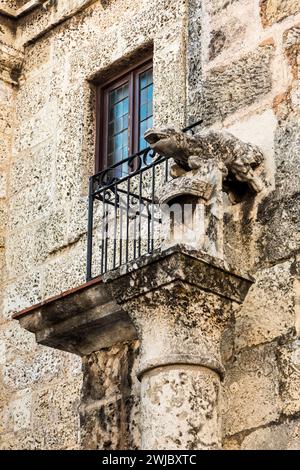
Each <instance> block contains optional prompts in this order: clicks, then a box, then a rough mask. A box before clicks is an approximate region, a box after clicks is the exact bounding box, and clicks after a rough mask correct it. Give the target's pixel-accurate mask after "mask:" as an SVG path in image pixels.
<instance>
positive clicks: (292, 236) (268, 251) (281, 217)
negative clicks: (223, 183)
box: [257, 193, 300, 263]
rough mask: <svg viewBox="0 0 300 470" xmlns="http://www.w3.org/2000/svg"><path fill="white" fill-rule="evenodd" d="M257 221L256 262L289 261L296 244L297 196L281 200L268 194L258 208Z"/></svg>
mask: <svg viewBox="0 0 300 470" xmlns="http://www.w3.org/2000/svg"><path fill="white" fill-rule="evenodd" d="M257 221H258V223H259V224H260V226H261V234H260V237H259V240H258V248H259V257H260V259H261V260H262V261H266V260H267V261H269V262H272V263H274V262H277V261H279V260H282V259H286V258H289V257H291V256H292V255H293V254H294V253H295V252H296V251H297V250H298V249H299V243H300V193H295V194H293V195H292V196H287V197H282V198H281V199H276V196H275V195H274V193H271V195H270V196H268V197H267V198H266V199H265V200H264V201H263V202H262V203H261V204H260V205H259V206H258V212H257Z"/></svg>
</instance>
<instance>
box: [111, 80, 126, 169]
mask: <svg viewBox="0 0 300 470" xmlns="http://www.w3.org/2000/svg"><path fill="white" fill-rule="evenodd" d="M128 109H129V86H128V83H126V84H125V85H122V86H121V87H119V88H116V89H115V90H112V91H111V92H110V93H109V124H108V154H109V156H108V163H109V164H110V165H112V164H114V163H117V162H118V161H120V160H122V159H123V158H124V157H123V148H124V147H127V149H128Z"/></svg>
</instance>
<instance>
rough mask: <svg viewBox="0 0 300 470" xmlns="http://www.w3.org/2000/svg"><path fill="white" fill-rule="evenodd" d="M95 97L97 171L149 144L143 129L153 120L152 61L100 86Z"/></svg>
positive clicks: (148, 126) (150, 124)
mask: <svg viewBox="0 0 300 470" xmlns="http://www.w3.org/2000/svg"><path fill="white" fill-rule="evenodd" d="M98 98H99V99H98V100H97V102H98V105H97V106H98V107H99V108H100V109H98V112H99V115H100V119H99V120H98V137H99V138H98V139H97V140H98V141H97V155H96V159H97V161H96V171H100V170H102V169H104V168H107V167H109V166H111V165H113V164H115V163H118V162H120V161H121V160H123V159H125V158H127V157H129V156H130V155H132V154H134V153H136V152H138V151H139V150H143V149H144V148H146V147H147V146H148V144H147V142H146V141H145V140H144V132H145V131H146V130H147V129H149V128H150V127H152V122H153V106H152V105H153V68H152V62H150V61H148V62H146V63H144V64H143V65H141V66H139V67H137V68H135V69H133V70H131V71H129V72H128V73H126V75H123V76H121V77H120V78H118V79H116V80H114V81H113V82H110V83H108V84H106V85H105V86H104V87H99V90H98ZM120 172H122V171H121V169H120ZM118 176H121V175H118Z"/></svg>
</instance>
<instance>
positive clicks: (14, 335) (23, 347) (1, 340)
mask: <svg viewBox="0 0 300 470" xmlns="http://www.w3.org/2000/svg"><path fill="white" fill-rule="evenodd" d="M36 349H37V344H36V342H35V337H34V335H33V334H32V333H29V332H28V331H26V330H24V329H23V328H21V327H20V325H19V324H18V323H17V322H6V323H5V324H3V325H1V328H0V351H1V352H2V354H0V362H3V363H5V362H6V355H8V356H9V357H11V356H12V355H14V354H15V355H19V354H26V353H27V354H29V353H32V352H34V351H35V350H36Z"/></svg>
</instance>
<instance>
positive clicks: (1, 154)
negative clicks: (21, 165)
mask: <svg viewBox="0 0 300 470" xmlns="http://www.w3.org/2000/svg"><path fill="white" fill-rule="evenodd" d="M10 154H11V136H8V135H5V134H2V133H1V132H0V163H7V161H8V159H9V157H10Z"/></svg>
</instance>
